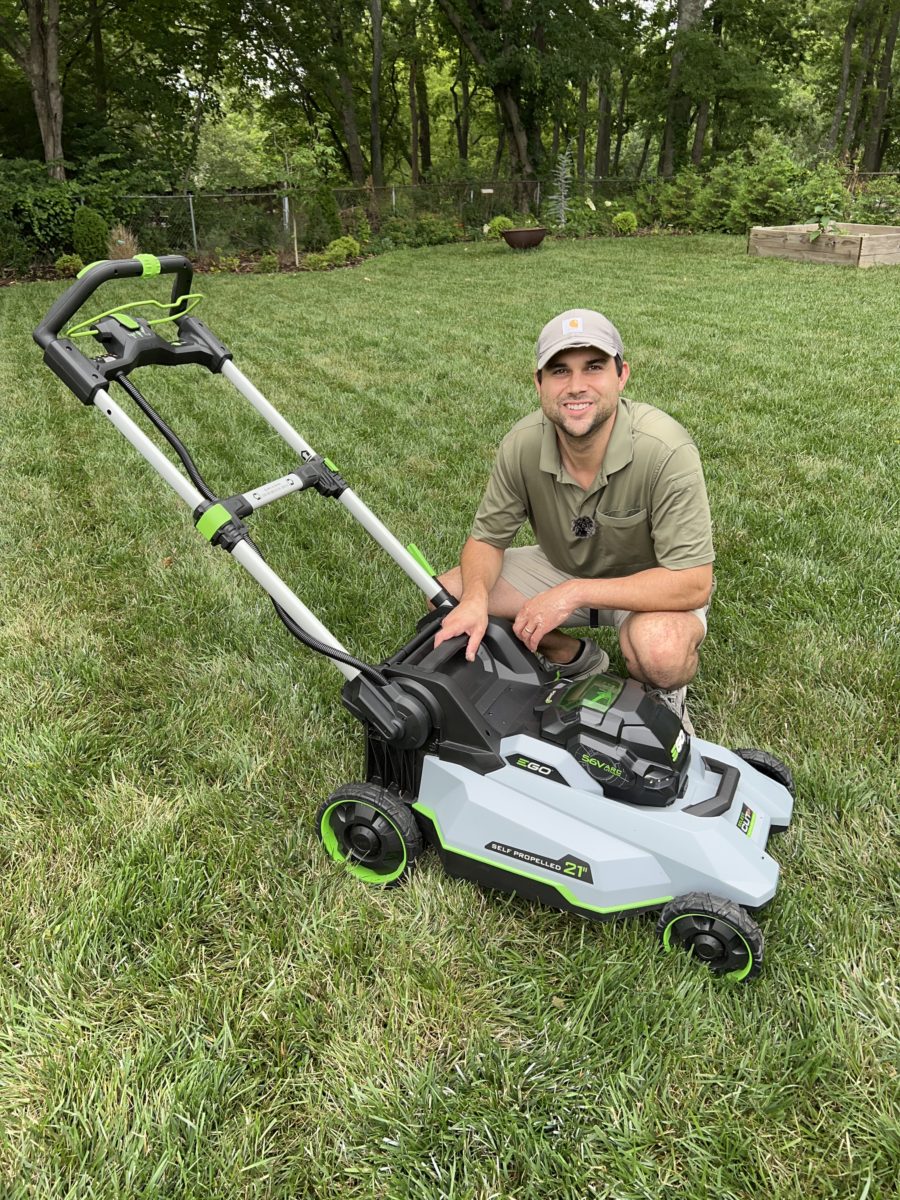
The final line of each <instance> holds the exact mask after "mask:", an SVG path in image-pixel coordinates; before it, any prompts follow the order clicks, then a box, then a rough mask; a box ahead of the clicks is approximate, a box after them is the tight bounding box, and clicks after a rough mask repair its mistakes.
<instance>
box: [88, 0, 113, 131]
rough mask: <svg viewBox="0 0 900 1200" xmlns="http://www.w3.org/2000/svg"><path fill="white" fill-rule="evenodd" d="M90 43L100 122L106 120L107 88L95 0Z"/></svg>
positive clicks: (97, 8) (91, 2)
mask: <svg viewBox="0 0 900 1200" xmlns="http://www.w3.org/2000/svg"><path fill="white" fill-rule="evenodd" d="M89 14H90V22H91V43H92V46H93V50H94V71H93V76H94V77H93V79H92V81H91V82H92V83H93V85H94V111H95V112H96V113H97V115H98V117H100V119H101V121H105V120H106V109H107V100H108V95H107V86H106V56H105V54H104V52H103V25H102V23H101V15H100V9H99V7H98V4H97V0H90V9H89Z"/></svg>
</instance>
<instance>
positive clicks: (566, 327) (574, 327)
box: [562, 317, 584, 333]
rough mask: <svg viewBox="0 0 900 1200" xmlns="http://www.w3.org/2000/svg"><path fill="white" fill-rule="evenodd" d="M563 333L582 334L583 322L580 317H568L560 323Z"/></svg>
mask: <svg viewBox="0 0 900 1200" xmlns="http://www.w3.org/2000/svg"><path fill="white" fill-rule="evenodd" d="M562 331H563V333H584V321H582V319H581V317H569V318H568V320H566V321H563V323H562Z"/></svg>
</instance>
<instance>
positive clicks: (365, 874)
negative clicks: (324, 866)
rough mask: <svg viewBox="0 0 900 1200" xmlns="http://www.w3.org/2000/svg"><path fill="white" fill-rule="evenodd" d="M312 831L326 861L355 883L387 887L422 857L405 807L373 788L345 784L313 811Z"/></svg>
mask: <svg viewBox="0 0 900 1200" xmlns="http://www.w3.org/2000/svg"><path fill="white" fill-rule="evenodd" d="M316 831H317V833H318V834H319V837H320V838H321V839H322V844H323V845H324V847H325V849H326V851H327V852H328V854H329V856H330V857H331V858H333V859H334V860H335V862H342V863H344V864H345V865H346V867H347V870H348V871H349V872H350V874H351V875H353V876H354V877H355V878H356V879H361V880H362V881H363V883H371V884H375V885H377V886H380V887H393V886H395V885H396V884H398V883H400V882H401V881H402V880H403V879H405V878H406V876H407V875H408V874H409V872H410V870H411V868H412V866H413V863H414V862H415V860H416V859H417V858H418V856H419V854H421V852H422V833H421V830H420V829H419V826H418V825H417V824H416V819H415V817H414V816H413V814H412V812H411V810H410V808H409V806H408V805H406V804H404V803H403V801H402V800H401V799H400V797H399V796H397V795H396V794H394V793H392V792H390V791H389V790H388V789H387V788H383V787H378V785H377V784H374V783H348V784H346V785H345V786H344V787H340V788H338V789H337V791H336V792H333V793H332V794H331V795H330V796H329V797H328V799H327V800H326V801H325V802H324V803H323V804H321V805H320V806H319V811H318V812H317V813H316Z"/></svg>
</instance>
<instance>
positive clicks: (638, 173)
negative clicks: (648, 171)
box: [634, 133, 653, 179]
mask: <svg viewBox="0 0 900 1200" xmlns="http://www.w3.org/2000/svg"><path fill="white" fill-rule="evenodd" d="M652 140H653V134H652V133H648V134H647V136H646V137H645V138H644V148H643V150H641V161H640V162H639V163H638V167H637V170H636V171H635V173H634V177H635V179H640V177H641V176H642V175H643V173H644V166H645V164H646V162H647V155H648V154H649V153H650V142H651V141H652Z"/></svg>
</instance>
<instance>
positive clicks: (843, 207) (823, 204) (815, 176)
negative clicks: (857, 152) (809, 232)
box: [794, 160, 852, 223]
mask: <svg viewBox="0 0 900 1200" xmlns="http://www.w3.org/2000/svg"><path fill="white" fill-rule="evenodd" d="M851 204H852V197H851V195H850V192H849V190H848V189H847V187H846V185H845V183H844V173H843V171H842V170H841V168H840V165H839V164H838V163H836V162H834V161H833V160H827V161H826V162H822V163H819V164H818V166H816V167H815V168H814V169H813V170H812V171H810V172H809V173H808V174H807V175H805V176H804V177H803V178H802V179H800V180H799V181H798V183H797V185H796V187H795V189H794V220H795V221H797V222H800V223H805V222H807V221H815V220H817V219H818V218H820V217H824V218H825V220H826V221H829V220H830V221H846V220H847V218H848V216H849V214H850V207H851ZM817 210H818V211H817Z"/></svg>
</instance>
